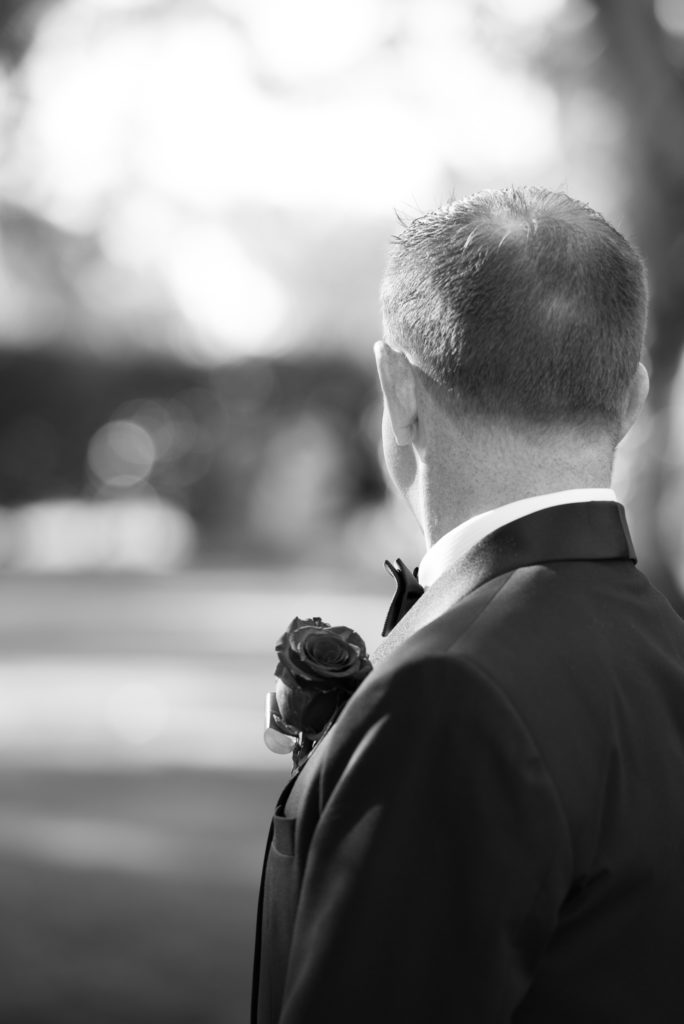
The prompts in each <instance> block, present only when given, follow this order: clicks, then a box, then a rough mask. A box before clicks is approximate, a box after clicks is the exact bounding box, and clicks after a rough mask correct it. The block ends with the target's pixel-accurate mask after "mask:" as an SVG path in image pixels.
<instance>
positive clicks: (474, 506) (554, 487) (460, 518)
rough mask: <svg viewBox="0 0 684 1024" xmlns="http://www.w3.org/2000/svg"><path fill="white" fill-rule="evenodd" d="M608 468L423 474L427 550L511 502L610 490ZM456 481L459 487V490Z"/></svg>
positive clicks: (420, 497)
mask: <svg viewBox="0 0 684 1024" xmlns="http://www.w3.org/2000/svg"><path fill="white" fill-rule="evenodd" d="M610 475H611V474H610V466H605V465H604V466H597V465H594V466H586V467H585V468H584V471H580V472H577V471H572V472H555V473H546V474H541V473H539V474H531V473H529V472H527V473H526V472H525V467H524V466H521V467H520V471H519V472H518V473H515V472H514V471H513V472H511V468H510V467H509V471H508V472H506V471H504V470H503V468H502V470H501V472H500V473H499V474H496V475H494V476H493V475H492V474H489V473H487V474H486V475H485V471H484V470H483V467H482V466H480V467H477V468H475V467H472V470H471V472H470V473H469V474H464V475H461V474H454V475H453V476H451V475H446V474H444V473H442V474H441V475H440V474H431V473H430V472H429V471H427V472H425V474H424V475H423V478H422V479H421V480H420V484H421V485H422V486H421V488H420V495H419V500H420V505H419V508H420V512H421V514H420V515H419V519H420V522H421V525H422V529H423V533H424V536H425V542H426V546H427V547H431V546H432V545H433V544H434V543H435V542H436V541H437V540H439V538H440V537H442V536H444V534H446V533H449V532H450V531H451V530H453V529H455V528H456V527H457V526H459V525H461V524H462V523H464V522H466V521H467V520H469V519H472V518H473V517H474V516H477V515H481V514H482V513H484V512H489V511H490V510H491V509H494V508H499V507H500V506H502V505H509V504H511V503H512V502H516V501H522V500H523V499H526V498H534V497H537V496H538V495H543V494H555V493H558V492H564V491H571V490H577V489H596V488H608V487H610ZM459 478H460V480H462V481H463V483H462V484H461V485H460V486H459Z"/></svg>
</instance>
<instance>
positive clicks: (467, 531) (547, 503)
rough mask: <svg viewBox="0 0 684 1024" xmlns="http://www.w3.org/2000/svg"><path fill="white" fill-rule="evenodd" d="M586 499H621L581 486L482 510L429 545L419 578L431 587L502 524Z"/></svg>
mask: <svg viewBox="0 0 684 1024" xmlns="http://www.w3.org/2000/svg"><path fill="white" fill-rule="evenodd" d="M583 501H617V497H616V495H615V491H613V490H612V488H610V487H581V488H575V489H574V490H570V491H555V492H554V493H553V494H538V495H535V496H534V497H533V498H522V499H521V500H520V501H511V502H509V504H507V505H500V506H499V508H493V509H490V510H489V511H488V512H481V513H480V514H479V515H477V516H473V517H472V519H466V521H465V522H464V523H461V524H460V525H459V526H456V527H454V529H453V530H450V531H449V532H448V533H445V534H444V536H443V537H440V538H439V540H438V541H436V542H435V543H434V544H433V545H432V547H431V548H429V549H428V551H427V552H426V554H425V555H424V556H423V560H422V561H421V563H420V567H419V569H418V579H419V580H420V583H421V585H422V586H423V587H431V586H432V584H433V583H434V582H435V581H436V580H437V579H439V577H440V576H441V575H442V574H443V573H444V572H446V570H447V569H449V568H450V567H451V566H452V565H453V564H454V563H455V562H456V561H457V560H458V559H459V558H461V557H462V556H463V555H465V554H466V552H467V551H469V550H470V548H472V547H474V545H475V544H477V543H478V542H479V541H481V540H482V538H483V537H486V536H487V534H489V533H492V532H493V531H494V530H498V529H499V527H500V526H505V525H506V524H507V523H512V522H513V521H514V520H515V519H522V517H523V516H528V515H530V514H531V513H532V512H540V511H541V510H542V509H544V508H552V507H553V506H554V505H572V504H576V503H578V502H583Z"/></svg>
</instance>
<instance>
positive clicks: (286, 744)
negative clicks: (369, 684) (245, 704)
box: [264, 618, 373, 770]
mask: <svg viewBox="0 0 684 1024" xmlns="http://www.w3.org/2000/svg"><path fill="white" fill-rule="evenodd" d="M276 654H277V655H278V663H277V665H276V669H275V674H276V676H277V677H278V682H277V683H276V688H275V692H274V693H269V694H267V696H266V731H265V733H264V741H265V743H266V746H267V747H268V749H269V750H272V751H273V752H274V753H276V754H287V753H290V752H292V759H293V762H294V768H295V770H296V769H298V768H301V767H302V765H303V764H304V762H305V761H306V759H307V758H308V756H309V754H310V753H311V751H312V750H313V748H314V746H315V745H316V743H318V742H319V740H320V739H321V738H322V737H323V736H324V735H325V733H326V732H327V731H328V729H329V728H330V727H331V725H332V724H333V722H334V721H335V719H336V718H337V716H338V715H339V713H340V711H341V710H342V708H343V707H344V705H345V704H346V702H347V701H348V700H349V698H350V697H351V695H352V693H353V692H354V690H355V689H356V688H357V687H358V685H359V683H361V682H362V680H364V679H365V678H366V676H367V675H368V673H369V672H370V671H371V669H372V667H373V666H372V665H371V663H370V659H369V658H368V654H367V653H366V645H365V644H364V642H363V640H362V639H361V637H360V636H359V634H358V633H355V632H354V630H353V629H349V627H348V626H331V625H329V624H328V623H327V622H323V621H322V619H318V618H315V619H300V618H296V619H293V620H292V622H291V623H290V625H289V626H288V627H287V630H286V631H285V632H284V633H283V635H282V636H281V638H280V640H278V643H277V644H276Z"/></svg>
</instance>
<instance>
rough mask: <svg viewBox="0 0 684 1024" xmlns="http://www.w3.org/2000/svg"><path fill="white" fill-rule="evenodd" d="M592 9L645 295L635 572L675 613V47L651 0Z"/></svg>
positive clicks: (682, 223) (680, 182)
mask: <svg viewBox="0 0 684 1024" xmlns="http://www.w3.org/2000/svg"><path fill="white" fill-rule="evenodd" d="M592 2H593V5H594V7H595V9H596V12H597V15H598V24H599V29H600V32H601V34H602V36H603V41H604V43H605V50H604V61H605V76H606V77H605V82H606V87H607V88H608V89H609V90H610V92H611V93H612V95H613V97H614V99H615V100H616V101H617V102H618V103H619V104H620V106H621V108H622V111H623V114H624V117H625V121H626V125H627V129H628V130H627V138H626V144H627V167H628V181H629V184H630V189H629V203H630V207H631V209H630V216H631V220H632V223H633V224H634V226H635V230H636V236H637V240H638V242H639V245H640V247H641V249H642V251H643V253H644V255H645V257H646V261H647V263H648V267H649V279H650V291H651V339H650V361H651V365H650V371H651V393H650V397H649V407H648V416H649V420H648V433H647V436H646V437H645V440H644V443H643V445H642V446H641V448H640V451H639V458H638V464H637V465H636V466H635V467H634V468H635V472H636V480H635V487H634V488H633V493H634V496H633V500H632V501H631V503H630V504H631V520H632V522H633V524H634V529H635V534H637V542H638V550H639V554H640V562H641V564H642V565H643V566H644V568H645V569H646V571H647V572H648V574H649V576H650V577H651V579H652V580H653V582H654V583H655V584H656V586H658V587H659V589H661V590H662V591H663V592H664V593H665V594H666V595H667V596H668V598H669V599H670V601H672V603H673V604H674V605H675V607H677V609H678V611H679V612H680V614H684V595H682V592H681V587H680V585H679V584H678V582H677V579H676V576H675V574H674V572H673V561H674V559H675V558H677V557H678V556H679V557H681V551H679V552H677V551H676V550H673V544H672V538H671V537H670V536H668V533H667V530H666V528H665V527H664V524H663V521H662V517H661V516H660V512H661V507H662V505H663V502H664V501H666V500H667V492H668V491H669V490H670V488H671V486H672V484H673V482H674V481H673V475H674V474H675V473H676V472H677V467H676V465H675V464H674V462H673V460H672V459H671V458H669V457H668V455H669V452H670V450H671V442H672V429H673V412H674V409H675V401H674V399H675V396H674V395H673V384H674V381H675V378H676V374H677V370H678V368H679V365H680V360H681V356H682V347H683V345H684V43H683V41H682V37H681V36H680V37H679V38H677V37H675V36H674V35H673V34H671V33H669V32H667V31H666V29H665V27H664V26H663V24H662V23H661V21H660V20H659V19H658V17H657V15H656V4H655V3H654V0H592ZM683 518H684V516H680V517H679V519H680V520H681V519H683ZM677 546H679V545H677Z"/></svg>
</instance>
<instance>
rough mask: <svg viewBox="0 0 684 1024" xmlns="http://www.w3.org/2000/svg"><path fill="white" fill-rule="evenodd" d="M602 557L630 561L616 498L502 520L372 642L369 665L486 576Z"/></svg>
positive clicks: (491, 577) (622, 512)
mask: <svg viewBox="0 0 684 1024" xmlns="http://www.w3.org/2000/svg"><path fill="white" fill-rule="evenodd" d="M604 559H608V560H613V559H627V560H630V561H632V562H636V555H635V553H634V547H633V545H632V540H631V537H630V535H629V529H628V527H627V520H626V518H625V510H624V508H623V506H622V505H619V504H617V503H616V502H612V501H590V502H582V503H578V504H572V505H555V506H553V507H552V508H547V509H542V511H540V512H533V513H532V514H531V515H529V516H523V517H522V518H521V519H516V520H514V521H513V522H512V523H507V524H506V525H505V526H502V527H500V528H499V529H498V530H494V532H493V533H490V534H489V535H488V536H487V537H484V538H483V540H481V541H480V542H479V544H476V545H475V547H473V548H471V549H470V551H468V552H467V553H466V554H465V555H464V556H463V557H462V558H460V559H459V560H458V561H457V562H456V563H455V564H454V565H453V566H451V568H450V569H448V570H447V571H446V572H445V573H444V574H443V575H442V576H440V577H439V579H438V580H437V581H436V582H435V583H434V584H433V585H432V586H431V587H429V588H428V590H426V592H425V594H424V595H423V597H421V599H420V600H419V601H418V602H417V603H416V604H415V605H414V606H413V607H412V608H411V609H410V610H409V611H408V612H407V613H406V615H405V616H404V618H403V619H402V620H401V621H400V622H399V623H398V624H397V625H396V626H395V628H394V629H393V630H392V632H391V633H390V634H389V635H388V636H387V637H385V639H384V640H383V641H382V642H381V643H380V645H379V646H378V647H377V649H376V650H375V652H374V653H373V656H372V658H371V661H372V662H373V666H374V667H377V665H379V664H380V662H382V661H384V660H385V659H386V658H388V657H389V655H390V654H392V653H393V651H395V650H396V649H397V647H399V646H400V645H401V644H402V643H403V642H404V641H405V640H407V639H408V638H409V637H410V636H412V635H413V634H414V633H416V632H417V631H418V630H419V629H422V628H423V627H424V626H427V625H428V624H429V623H430V622H434V621H435V619H438V618H439V617H440V616H441V615H443V614H444V613H445V612H447V611H448V610H449V608H451V607H453V605H455V604H456V603H457V602H458V601H460V600H461V599H462V598H464V597H466V595H467V594H470V593H471V592H472V591H473V590H475V589H476V588H477V587H480V586H482V585H483V584H484V583H488V582H489V581H490V580H494V579H495V578H497V577H504V576H506V575H507V574H508V573H510V572H512V571H513V570H514V569H520V568H522V567H523V566H527V565H540V564H544V563H548V562H567V561H597V560H604ZM503 582H504V580H503V578H502V580H501V585H503Z"/></svg>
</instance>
